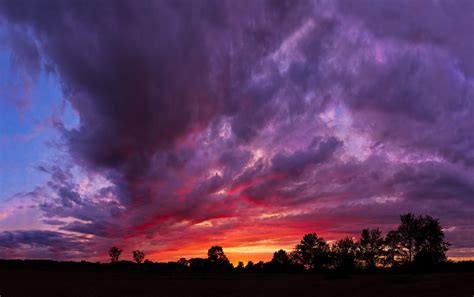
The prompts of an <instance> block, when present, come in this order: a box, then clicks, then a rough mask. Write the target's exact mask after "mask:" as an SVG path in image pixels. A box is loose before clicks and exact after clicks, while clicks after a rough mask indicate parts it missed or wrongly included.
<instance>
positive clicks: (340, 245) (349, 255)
mask: <svg viewBox="0 0 474 297" xmlns="http://www.w3.org/2000/svg"><path fill="white" fill-rule="evenodd" d="M356 253H357V244H356V243H355V242H354V240H352V238H349V237H346V238H344V239H341V240H338V241H336V243H335V244H334V245H332V246H331V260H332V261H331V262H332V263H331V264H332V266H333V267H334V268H335V269H338V270H344V271H350V270H353V269H354V268H355V266H356V263H355V260H356Z"/></svg>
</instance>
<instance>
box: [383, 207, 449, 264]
mask: <svg viewBox="0 0 474 297" xmlns="http://www.w3.org/2000/svg"><path fill="white" fill-rule="evenodd" d="M400 220H401V223H400V226H398V228H397V230H395V231H391V232H389V234H388V235H387V245H388V249H389V250H392V251H394V252H396V256H395V257H398V258H399V259H400V261H401V262H402V263H409V264H411V263H412V262H413V260H414V259H415V258H418V260H421V259H420V258H421V257H422V259H423V262H425V263H426V262H429V263H431V264H435V263H439V262H442V261H444V260H446V254H445V253H446V251H447V250H448V246H449V243H448V242H446V241H445V240H444V232H443V230H442V227H441V225H440V222H439V220H438V219H434V218H432V217H431V216H421V215H420V216H415V215H414V214H412V213H407V214H404V215H401V216H400Z"/></svg>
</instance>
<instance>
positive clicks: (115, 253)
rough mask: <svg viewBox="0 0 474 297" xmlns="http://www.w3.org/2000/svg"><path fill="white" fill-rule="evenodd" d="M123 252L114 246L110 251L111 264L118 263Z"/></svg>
mask: <svg viewBox="0 0 474 297" xmlns="http://www.w3.org/2000/svg"><path fill="white" fill-rule="evenodd" d="M121 253H122V250H121V249H119V248H118V247H116V246H113V247H111V248H110V250H109V256H110V262H112V263H117V262H118V260H119V257H120V254H121Z"/></svg>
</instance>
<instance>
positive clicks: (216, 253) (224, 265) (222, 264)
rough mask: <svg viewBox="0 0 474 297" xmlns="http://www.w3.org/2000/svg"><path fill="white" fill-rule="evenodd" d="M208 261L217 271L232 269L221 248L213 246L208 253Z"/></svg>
mask: <svg viewBox="0 0 474 297" xmlns="http://www.w3.org/2000/svg"><path fill="white" fill-rule="evenodd" d="M207 260H208V261H209V263H210V264H211V266H213V267H214V268H217V269H229V268H231V267H232V264H230V261H229V259H227V256H226V255H225V254H224V250H223V249H222V247H221V246H217V245H216V246H211V248H210V249H209V250H208V251H207Z"/></svg>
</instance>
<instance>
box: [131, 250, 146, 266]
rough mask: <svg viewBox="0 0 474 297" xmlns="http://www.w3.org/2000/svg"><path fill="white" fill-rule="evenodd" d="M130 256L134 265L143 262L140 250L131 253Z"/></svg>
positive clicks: (143, 254)
mask: <svg viewBox="0 0 474 297" xmlns="http://www.w3.org/2000/svg"><path fill="white" fill-rule="evenodd" d="M132 256H133V260H134V261H135V262H136V263H138V264H140V263H142V262H143V259H144V258H145V253H144V252H142V251H140V250H136V251H133V252H132Z"/></svg>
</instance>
